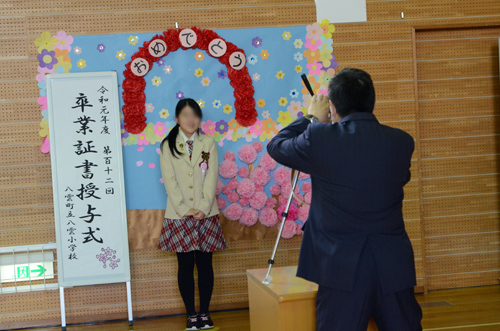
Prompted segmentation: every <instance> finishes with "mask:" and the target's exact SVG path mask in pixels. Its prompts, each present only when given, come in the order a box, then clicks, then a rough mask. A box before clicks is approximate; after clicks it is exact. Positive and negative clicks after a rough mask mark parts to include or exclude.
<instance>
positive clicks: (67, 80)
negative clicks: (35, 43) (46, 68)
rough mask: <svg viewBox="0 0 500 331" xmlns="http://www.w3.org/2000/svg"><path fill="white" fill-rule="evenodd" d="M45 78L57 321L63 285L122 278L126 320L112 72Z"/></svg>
mask: <svg viewBox="0 0 500 331" xmlns="http://www.w3.org/2000/svg"><path fill="white" fill-rule="evenodd" d="M46 82H47V108H48V121H49V130H50V151H51V166H52V183H53V195H54V218H55V225H56V239H57V240H56V244H57V268H58V273H57V277H58V283H59V284H58V286H59V295H60V304H61V326H62V329H63V330H66V312H65V300H64V289H65V288H72V287H75V286H88V285H98V284H116V283H126V286H127V303H128V320H129V325H132V324H133V319H132V295H131V287H130V257H129V247H128V231H127V209H126V205H125V185H124V179H123V177H124V176H123V157H122V143H121V127H120V108H119V98H118V78H117V74H116V72H114V71H105V72H85V73H68V74H55V75H53V74H48V75H47V76H46Z"/></svg>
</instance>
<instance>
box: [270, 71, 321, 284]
mask: <svg viewBox="0 0 500 331" xmlns="http://www.w3.org/2000/svg"><path fill="white" fill-rule="evenodd" d="M301 78H302V81H303V82H304V85H305V86H306V88H307V90H308V91H309V94H310V95H311V97H312V96H314V92H313V90H312V88H311V84H309V81H308V80H307V76H306V75H305V74H302V75H301ZM299 174H300V171H295V174H294V176H293V180H292V190H291V191H290V196H289V197H288V201H287V203H286V208H285V210H284V211H283V213H282V214H281V216H282V217H283V218H282V220H281V226H280V229H279V231H278V237H277V238H276V242H275V243H274V249H273V253H272V255H271V258H270V259H269V260H268V261H267V263H269V267H268V269H267V274H266V277H265V278H264V280H263V281H262V284H269V283H270V282H271V280H272V279H273V277H271V275H270V273H271V268H272V267H273V264H274V257H275V256H276V251H277V250H278V245H279V242H280V238H281V233H282V232H283V228H284V227H285V221H286V219H287V217H288V211H289V210H290V205H291V204H292V200H293V193H294V192H295V187H297V182H298V181H299Z"/></svg>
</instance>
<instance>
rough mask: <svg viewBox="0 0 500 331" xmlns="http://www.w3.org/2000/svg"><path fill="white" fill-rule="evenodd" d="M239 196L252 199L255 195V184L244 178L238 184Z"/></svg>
mask: <svg viewBox="0 0 500 331" xmlns="http://www.w3.org/2000/svg"><path fill="white" fill-rule="evenodd" d="M237 191H238V194H239V195H241V196H243V197H246V198H250V197H251V196H252V195H253V194H254V193H255V184H254V183H252V181H251V180H250V179H248V178H243V179H242V180H240V181H239V183H238V188H237Z"/></svg>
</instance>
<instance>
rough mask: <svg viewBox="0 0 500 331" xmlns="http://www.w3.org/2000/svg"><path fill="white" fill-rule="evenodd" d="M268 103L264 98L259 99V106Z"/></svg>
mask: <svg viewBox="0 0 500 331" xmlns="http://www.w3.org/2000/svg"><path fill="white" fill-rule="evenodd" d="M265 105H266V101H265V100H264V99H259V100H257V106H259V107H261V108H262V107H264V106H265Z"/></svg>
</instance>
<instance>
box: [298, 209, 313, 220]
mask: <svg viewBox="0 0 500 331" xmlns="http://www.w3.org/2000/svg"><path fill="white" fill-rule="evenodd" d="M310 208H311V207H310V206H308V205H304V206H302V207H300V208H299V213H298V214H297V217H298V219H299V221H301V222H302V223H305V222H306V221H307V218H308V217H309V209H310Z"/></svg>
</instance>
